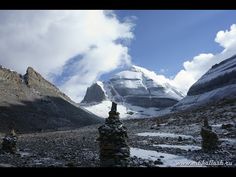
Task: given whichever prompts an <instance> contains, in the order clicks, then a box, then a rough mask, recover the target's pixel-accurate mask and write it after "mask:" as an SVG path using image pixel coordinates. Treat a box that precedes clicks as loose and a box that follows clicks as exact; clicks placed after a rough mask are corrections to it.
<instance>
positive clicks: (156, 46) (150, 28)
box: [104, 10, 236, 78]
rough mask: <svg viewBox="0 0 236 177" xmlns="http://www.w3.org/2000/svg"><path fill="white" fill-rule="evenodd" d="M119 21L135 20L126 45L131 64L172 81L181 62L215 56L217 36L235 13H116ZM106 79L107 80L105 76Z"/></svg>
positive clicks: (170, 11) (228, 11)
mask: <svg viewBox="0 0 236 177" xmlns="http://www.w3.org/2000/svg"><path fill="white" fill-rule="evenodd" d="M115 13H116V14H117V16H118V19H120V20H121V21H122V20H124V19H125V18H127V17H129V16H135V17H137V19H136V20H134V23H135V28H134V35H135V38H134V39H133V40H132V41H131V44H130V45H129V54H130V55H131V57H132V62H133V63H134V64H136V65H139V66H143V67H146V68H147V69H150V70H153V71H155V72H157V73H160V71H161V69H164V70H165V72H164V74H165V75H166V76H167V77H171V76H174V75H176V74H177V72H178V71H180V70H181V69H182V68H183V66H182V65H183V62H184V61H186V60H190V59H192V58H193V57H194V56H196V55H198V54H199V53H218V52H220V51H221V50H222V49H223V48H222V47H220V46H219V44H218V43H216V42H214V39H215V37H216V33H217V32H218V31H220V30H226V29H228V28H229V27H230V26H231V24H233V23H235V22H236V11H235V10H232V11H231V10H225V11H222V10H220V11H219V10H118V11H115ZM104 78H106V76H104Z"/></svg>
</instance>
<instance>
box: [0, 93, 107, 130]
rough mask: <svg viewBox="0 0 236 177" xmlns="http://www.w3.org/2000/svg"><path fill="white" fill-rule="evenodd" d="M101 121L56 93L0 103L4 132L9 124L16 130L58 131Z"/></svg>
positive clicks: (0, 125)
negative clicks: (17, 101)
mask: <svg viewBox="0 0 236 177" xmlns="http://www.w3.org/2000/svg"><path fill="white" fill-rule="evenodd" d="M101 122H103V119H101V118H100V117H97V116H96V115H94V114H92V113H90V112H88V111H86V110H84V109H83V108H80V107H77V106H76V105H73V104H71V103H69V102H68V101H66V100H64V99H63V98H60V97H52V96H44V97H42V98H40V99H34V101H28V100H27V101H20V102H19V104H18V103H14V104H11V103H6V104H5V105H1V106H0V132H7V131H8V130H9V128H10V127H13V128H14V129H15V130H16V131H17V132H18V133H33V132H43V131H58V130H68V129H75V128H79V127H83V126H87V125H91V124H97V123H101Z"/></svg>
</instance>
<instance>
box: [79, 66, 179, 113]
mask: <svg viewBox="0 0 236 177" xmlns="http://www.w3.org/2000/svg"><path fill="white" fill-rule="evenodd" d="M182 98H183V94H182V93H181V92H180V91H178V90H177V89H176V88H175V87H174V86H172V85H171V84H170V83H169V82H168V80H167V79H165V78H164V77H162V76H159V75H157V74H156V73H155V72H153V71H149V70H147V69H145V68H142V67H138V66H134V65H133V66H131V67H130V68H129V69H127V70H124V71H121V72H119V73H116V74H115V75H113V76H112V77H111V78H110V79H109V80H108V81H106V82H100V81H99V82H97V83H94V84H93V85H92V86H91V87H89V88H88V89H87V92H86V95H85V97H84V99H83V101H82V102H81V103H82V104H83V106H84V107H85V108H86V109H87V108H88V109H89V110H90V111H94V113H96V110H97V111H100V112H102V111H103V110H104V109H106V107H107V104H106V101H107V100H109V101H115V102H117V103H118V104H120V105H121V106H123V108H124V109H126V110H127V111H126V112H137V111H138V110H140V111H142V112H145V111H146V110H148V109H152V110H151V111H150V110H149V113H151V112H153V114H154V115H156V113H155V112H156V111H159V110H162V109H165V108H168V107H171V106H173V105H174V104H176V103H177V102H178V101H179V100H180V99H182ZM91 104H92V105H93V106H94V105H97V107H96V108H95V107H93V109H92V108H91V109H90V106H91ZM109 104H110V103H109ZM102 105H103V106H102ZM99 109H101V110H99ZM107 111H108V110H106V113H107ZM121 117H122V116H121Z"/></svg>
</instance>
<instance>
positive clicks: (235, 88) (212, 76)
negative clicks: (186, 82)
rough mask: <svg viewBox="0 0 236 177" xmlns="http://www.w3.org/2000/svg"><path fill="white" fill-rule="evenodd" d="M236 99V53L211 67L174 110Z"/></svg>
mask: <svg viewBox="0 0 236 177" xmlns="http://www.w3.org/2000/svg"><path fill="white" fill-rule="evenodd" d="M225 98H230V99H236V55H234V56H232V57H231V58H229V59H227V60H224V61H222V62H221V63H219V64H216V65H214V66H212V67H211V69H210V70H209V71H207V72H206V73H205V74H204V75H203V76H202V77H201V78H200V79H199V80H198V81H197V82H196V83H195V84H193V85H192V86H191V88H190V89H189V91H188V93H187V96H186V97H185V98H184V99H182V100H181V101H180V102H179V103H177V104H176V105H175V106H174V110H176V109H177V110H179V109H186V108H189V107H194V106H199V105H204V104H208V103H209V102H217V101H219V100H222V99H225Z"/></svg>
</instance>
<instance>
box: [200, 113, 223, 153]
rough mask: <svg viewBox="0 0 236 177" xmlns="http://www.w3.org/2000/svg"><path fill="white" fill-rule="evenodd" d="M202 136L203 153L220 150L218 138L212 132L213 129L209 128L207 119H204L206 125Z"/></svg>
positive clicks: (202, 130)
mask: <svg viewBox="0 0 236 177" xmlns="http://www.w3.org/2000/svg"><path fill="white" fill-rule="evenodd" d="M201 136H202V150H203V151H206V152H207V151H214V150H216V149H217V148H218V144H219V140H218V136H217V134H216V133H215V132H213V131H212V128H211V126H209V123H208V120H207V118H204V125H203V127H202V128H201Z"/></svg>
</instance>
